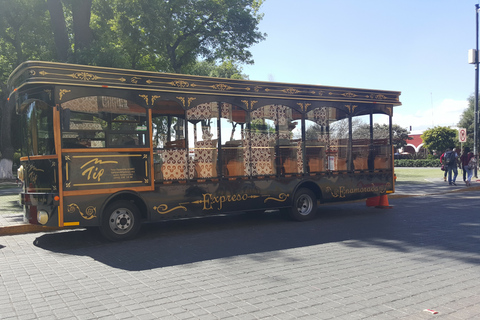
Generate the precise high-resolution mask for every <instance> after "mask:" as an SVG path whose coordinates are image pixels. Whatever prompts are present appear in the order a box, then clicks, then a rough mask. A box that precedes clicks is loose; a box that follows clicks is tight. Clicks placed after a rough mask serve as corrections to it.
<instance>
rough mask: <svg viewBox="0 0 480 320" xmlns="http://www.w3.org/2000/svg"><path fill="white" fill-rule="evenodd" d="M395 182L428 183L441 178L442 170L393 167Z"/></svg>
mask: <svg viewBox="0 0 480 320" xmlns="http://www.w3.org/2000/svg"><path fill="white" fill-rule="evenodd" d="M395 174H396V175H397V183H398V184H405V183H414V184H422V183H429V182H431V181H432V180H443V171H442V170H440V168H405V167H398V168H395ZM458 174H461V172H459V173H458Z"/></svg>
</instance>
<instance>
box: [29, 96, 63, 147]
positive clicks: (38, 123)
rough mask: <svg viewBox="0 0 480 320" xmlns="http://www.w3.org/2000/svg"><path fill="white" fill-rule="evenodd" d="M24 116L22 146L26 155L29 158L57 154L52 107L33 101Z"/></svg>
mask: <svg viewBox="0 0 480 320" xmlns="http://www.w3.org/2000/svg"><path fill="white" fill-rule="evenodd" d="M22 114H23V115H22V123H23V125H22V127H23V143H22V145H23V148H24V149H25V154H28V155H29V156H36V155H51V154H55V143H54V137H53V110H52V107H50V106H48V105H47V104H45V103H44V102H42V101H33V102H31V103H30V104H29V105H28V106H27V107H26V108H25V109H24V110H23V113H22Z"/></svg>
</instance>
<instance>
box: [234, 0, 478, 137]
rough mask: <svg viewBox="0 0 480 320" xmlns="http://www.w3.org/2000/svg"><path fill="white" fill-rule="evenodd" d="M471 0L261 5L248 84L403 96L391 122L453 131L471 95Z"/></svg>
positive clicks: (288, 0) (316, 0)
mask: <svg viewBox="0 0 480 320" xmlns="http://www.w3.org/2000/svg"><path fill="white" fill-rule="evenodd" d="M478 3H479V1H478V0H477V1H474V0H436V1H432V0H401V1H393V0H361V1H359V0H356V1H353V0H295V1H292V0H266V1H265V2H264V4H263V5H262V7H261V12H263V13H264V18H263V20H262V22H261V23H260V25H259V30H260V31H261V32H264V33H267V37H266V40H264V41H262V42H260V43H259V44H256V45H254V46H253V47H251V48H250V49H251V50H250V51H251V52H252V54H253V59H254V60H255V64H254V65H246V66H244V67H243V73H244V74H246V75H248V76H249V78H250V80H258V81H276V82H285V83H298V84H315V85H328V86H340V87H351V88H366V89H379V90H393V91H401V93H402V94H401V95H400V102H401V103H402V105H401V106H398V107H395V108H394V115H393V123H394V124H398V125H400V126H402V127H404V128H407V129H408V130H410V127H411V130H412V133H419V132H422V131H424V130H426V129H429V128H433V127H435V126H451V127H456V126H457V124H458V122H459V120H460V117H461V115H462V113H463V111H464V110H465V109H466V108H467V106H468V102H467V99H468V97H469V96H470V95H472V94H473V93H474V91H475V67H474V65H473V64H468V50H469V49H474V48H475V47H476V40H475V36H476V14H475V4H478Z"/></svg>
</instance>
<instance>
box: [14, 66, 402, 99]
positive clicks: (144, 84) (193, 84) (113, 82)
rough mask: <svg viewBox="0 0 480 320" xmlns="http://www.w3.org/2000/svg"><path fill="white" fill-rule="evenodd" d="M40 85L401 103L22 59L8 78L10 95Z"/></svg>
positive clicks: (349, 92) (395, 94)
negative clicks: (22, 61)
mask: <svg viewBox="0 0 480 320" xmlns="http://www.w3.org/2000/svg"><path fill="white" fill-rule="evenodd" d="M39 85H40V86H41V85H55V86H83V87H91V88H95V87H98V88H113V89H120V90H122V89H123V90H138V91H151V92H160V93H161V92H168V93H177V92H178V93H179V94H193V95H209V96H212V95H215V96H229V97H235V98H237V99H238V100H239V101H241V99H242V98H244V99H245V98H250V99H276V100H279V99H280V100H300V101H305V103H308V102H326V103H328V102H331V103H334V104H336V103H342V104H343V103H348V104H367V105H370V104H380V105H385V106H399V105H401V102H400V101H399V97H400V94H401V93H400V92H399V91H386V90H375V89H358V88H345V87H333V86H323V85H305V84H290V83H280V82H264V81H252V80H235V79H225V78H212V77H202V76H192V75H185V74H171V73H161V72H149V71H140V70H127V69H116V68H106V67H96V66H86V65H74V64H66V63H57V62H45V61H26V62H24V63H22V64H21V65H19V66H18V67H17V68H16V69H15V70H14V71H13V72H12V74H11V75H10V77H9V79H8V82H7V86H8V90H9V91H10V96H11V95H12V94H14V93H15V92H16V91H23V90H28V88H30V87H31V86H39ZM9 99H10V98H9Z"/></svg>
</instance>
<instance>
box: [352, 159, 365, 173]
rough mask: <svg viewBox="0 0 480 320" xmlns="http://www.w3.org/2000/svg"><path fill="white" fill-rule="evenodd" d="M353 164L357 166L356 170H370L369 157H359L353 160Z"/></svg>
mask: <svg viewBox="0 0 480 320" xmlns="http://www.w3.org/2000/svg"><path fill="white" fill-rule="evenodd" d="M353 166H354V167H355V170H368V161H367V158H360V157H357V158H356V159H354V160H353Z"/></svg>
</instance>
